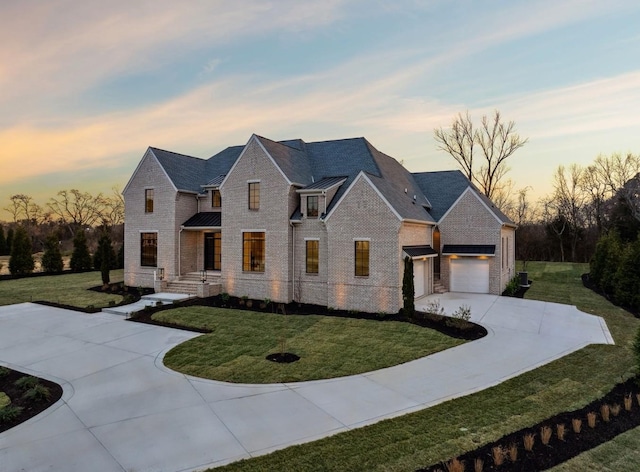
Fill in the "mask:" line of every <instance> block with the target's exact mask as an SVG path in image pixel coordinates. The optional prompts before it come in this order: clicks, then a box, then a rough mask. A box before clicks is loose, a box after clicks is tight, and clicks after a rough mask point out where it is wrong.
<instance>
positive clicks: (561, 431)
mask: <svg viewBox="0 0 640 472" xmlns="http://www.w3.org/2000/svg"><path fill="white" fill-rule="evenodd" d="M565 434H566V429H565V427H564V423H560V424H557V425H556V436H558V439H559V440H560V441H564V436H565Z"/></svg>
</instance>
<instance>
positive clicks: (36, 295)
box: [0, 269, 124, 308]
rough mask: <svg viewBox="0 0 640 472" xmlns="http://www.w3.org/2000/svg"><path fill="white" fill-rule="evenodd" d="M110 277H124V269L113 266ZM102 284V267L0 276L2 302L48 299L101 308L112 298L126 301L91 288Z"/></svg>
mask: <svg viewBox="0 0 640 472" xmlns="http://www.w3.org/2000/svg"><path fill="white" fill-rule="evenodd" d="M110 277H111V280H112V281H113V282H115V281H121V280H123V278H124V271H123V270H122V269H120V270H112V271H111V273H110ZM98 285H102V279H101V276H100V272H99V271H94V272H82V273H78V274H60V275H47V276H41V277H26V278H22V279H15V280H0V305H13V304H14V303H24V302H35V301H45V302H50V303H56V304H60V305H69V306H74V307H79V308H86V307H88V306H90V305H93V306H94V307H96V308H100V307H106V306H108V305H109V303H110V302H113V303H114V304H117V303H120V302H121V301H122V296H120V295H116V294H112V293H101V292H95V291H92V290H88V289H89V288H91V287H95V286H98Z"/></svg>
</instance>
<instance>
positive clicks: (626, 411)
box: [418, 379, 640, 472]
mask: <svg viewBox="0 0 640 472" xmlns="http://www.w3.org/2000/svg"><path fill="white" fill-rule="evenodd" d="M637 426H640V389H639V388H638V380H637V379H630V380H627V381H626V382H624V383H621V384H618V385H616V386H615V387H614V388H613V390H611V391H610V392H609V393H608V394H607V395H605V396H604V397H602V398H601V399H598V400H596V401H593V402H591V403H589V404H588V405H587V406H585V407H584V408H580V409H579V410H574V411H570V412H564V413H560V414H557V415H554V416H552V417H551V418H548V419H546V420H544V421H542V422H540V423H537V424H536V425H534V426H532V427H530V428H524V429H521V430H519V431H516V432H513V433H510V434H507V435H505V436H503V437H502V438H500V439H498V440H497V441H494V442H491V443H488V444H485V445H484V446H482V447H480V448H478V449H475V450H473V451H470V452H467V453H465V454H463V455H461V456H459V457H457V458H454V459H452V460H450V461H448V462H446V463H440V464H436V465H432V466H430V467H428V468H425V469H418V472H444V471H451V472H454V471H456V472H463V471H464V470H470V471H477V472H482V471H484V472H490V471H496V472H497V471H518V472H535V471H539V470H546V469H549V468H551V467H554V466H556V465H558V464H561V463H562V462H564V461H566V460H568V459H571V458H572V457H575V456H577V455H578V454H580V453H582V452H585V451H587V450H589V449H592V448H594V447H596V446H598V445H600V444H602V443H605V442H607V441H609V440H611V439H612V438H614V437H616V436H618V435H619V434H621V433H624V432H625V431H628V430H630V429H633V428H635V427H637ZM527 442H528V443H529V444H528V445H527V447H525V444H526V443H527ZM545 443H546V444H545ZM480 462H481V463H482V464H480Z"/></svg>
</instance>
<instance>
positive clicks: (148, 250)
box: [140, 233, 158, 267]
mask: <svg viewBox="0 0 640 472" xmlns="http://www.w3.org/2000/svg"><path fill="white" fill-rule="evenodd" d="M140 265H141V266H144V267H157V265H158V233H140Z"/></svg>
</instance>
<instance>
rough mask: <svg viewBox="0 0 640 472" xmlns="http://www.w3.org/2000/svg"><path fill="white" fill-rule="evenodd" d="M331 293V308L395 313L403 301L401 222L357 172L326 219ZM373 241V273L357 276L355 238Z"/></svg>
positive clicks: (371, 244) (329, 292)
mask: <svg viewBox="0 0 640 472" xmlns="http://www.w3.org/2000/svg"><path fill="white" fill-rule="evenodd" d="M326 226H327V233H328V234H329V238H328V284H327V290H328V296H327V305H328V306H331V307H333V308H342V309H353V310H362V311H369V312H388V313H395V312H397V311H398V310H399V309H400V306H401V297H402V294H401V277H402V275H401V272H400V263H399V258H400V255H399V249H398V231H399V229H400V221H399V220H398V218H397V217H396V216H395V215H394V213H393V212H392V211H391V210H390V209H389V207H388V206H387V205H386V203H385V202H384V201H383V200H382V199H381V198H380V196H379V195H378V193H377V192H376V191H375V190H374V189H373V188H372V187H371V185H370V184H369V183H368V182H367V181H366V180H365V179H364V178H363V177H359V178H358V179H357V180H356V182H355V184H354V185H353V187H352V188H351V190H350V191H349V193H348V194H346V196H345V198H344V199H343V200H342V202H341V204H340V206H338V207H336V208H335V210H334V211H333V213H332V214H331V215H330V217H329V218H328V219H327V222H326ZM360 238H361V239H368V240H370V257H369V264H370V273H369V276H368V277H356V276H355V270H354V267H355V254H354V253H355V251H354V245H355V243H354V241H355V240H356V239H360Z"/></svg>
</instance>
